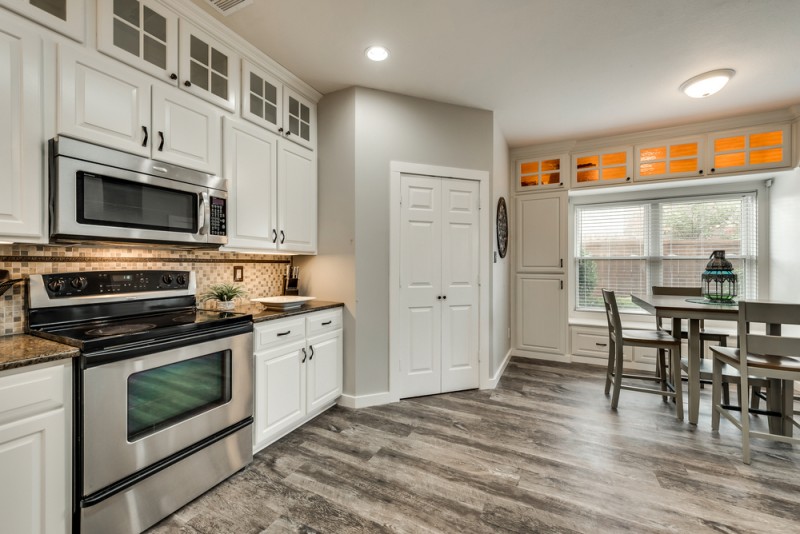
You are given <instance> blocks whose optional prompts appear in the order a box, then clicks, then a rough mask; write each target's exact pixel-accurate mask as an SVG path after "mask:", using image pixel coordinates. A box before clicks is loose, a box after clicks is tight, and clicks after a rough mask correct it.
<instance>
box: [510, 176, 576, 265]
mask: <svg viewBox="0 0 800 534" xmlns="http://www.w3.org/2000/svg"><path fill="white" fill-rule="evenodd" d="M516 207H517V209H516V212H515V214H514V217H515V218H516V222H517V224H516V229H517V232H516V235H517V249H516V251H515V254H516V256H517V271H518V272H550V273H552V272H563V270H564V261H565V258H566V257H567V193H566V191H565V192H563V193H550V194H543V195H520V196H518V197H517V206H516Z"/></svg>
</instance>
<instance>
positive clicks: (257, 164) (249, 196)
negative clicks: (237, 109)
mask: <svg viewBox="0 0 800 534" xmlns="http://www.w3.org/2000/svg"><path fill="white" fill-rule="evenodd" d="M224 122H225V127H224V131H223V143H224V149H223V159H224V163H223V164H224V171H223V176H225V177H226V178H228V179H229V180H230V185H229V191H230V193H231V194H230V196H229V198H228V245H227V247H228V248H234V249H236V248H239V249H256V250H275V249H276V248H278V220H277V213H278V191H277V173H278V141H279V139H278V137H277V136H275V135H274V134H271V133H269V132H266V131H264V130H263V129H261V128H258V127H257V126H254V125H252V124H249V123H245V122H241V121H236V120H231V119H230V118H228V117H225V119H224Z"/></svg>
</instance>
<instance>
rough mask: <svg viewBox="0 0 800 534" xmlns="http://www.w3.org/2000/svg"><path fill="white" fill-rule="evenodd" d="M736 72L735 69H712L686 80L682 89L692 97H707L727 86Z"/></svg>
mask: <svg viewBox="0 0 800 534" xmlns="http://www.w3.org/2000/svg"><path fill="white" fill-rule="evenodd" d="M734 74H736V71H735V70H733V69H717V70H712V71H709V72H705V73H703V74H699V75H697V76H695V77H694V78H691V79H689V80H686V81H685V82H683V84H681V87H680V89H681V91H683V92H684V93H686V94H687V95H688V96H690V97H692V98H705V97H707V96H711V95H713V94H714V93H716V92H717V91H719V90H720V89H722V88H723V87H725V85H726V84H727V83H728V81H729V80H730V79H731V78H733V75H734Z"/></svg>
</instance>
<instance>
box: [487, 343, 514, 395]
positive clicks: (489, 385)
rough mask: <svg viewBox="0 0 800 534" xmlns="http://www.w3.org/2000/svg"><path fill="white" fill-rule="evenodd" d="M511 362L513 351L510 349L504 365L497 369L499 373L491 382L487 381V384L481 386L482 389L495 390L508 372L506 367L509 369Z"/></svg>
mask: <svg viewBox="0 0 800 534" xmlns="http://www.w3.org/2000/svg"><path fill="white" fill-rule="evenodd" d="M509 361H511V349H508V352H506V355H505V356H504V357H503V363H501V364H500V367H498V368H497V372H496V373H495V374H494V376H492V377H490V378H489V380H487V381H486V384H485V385H483V384H481V389H494V388H496V387H497V384H498V382H500V379H501V378H502V377H503V373H504V372H505V371H506V367H508V362H509Z"/></svg>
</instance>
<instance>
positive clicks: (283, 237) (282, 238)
mask: <svg viewBox="0 0 800 534" xmlns="http://www.w3.org/2000/svg"><path fill="white" fill-rule="evenodd" d="M284 241H286V234H284V233H283V230H281V245H283V242H284Z"/></svg>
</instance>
